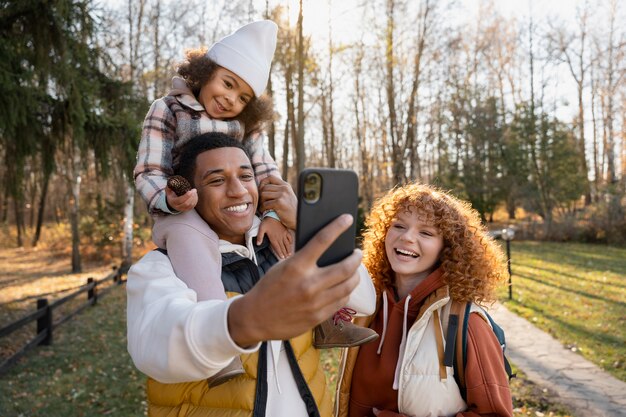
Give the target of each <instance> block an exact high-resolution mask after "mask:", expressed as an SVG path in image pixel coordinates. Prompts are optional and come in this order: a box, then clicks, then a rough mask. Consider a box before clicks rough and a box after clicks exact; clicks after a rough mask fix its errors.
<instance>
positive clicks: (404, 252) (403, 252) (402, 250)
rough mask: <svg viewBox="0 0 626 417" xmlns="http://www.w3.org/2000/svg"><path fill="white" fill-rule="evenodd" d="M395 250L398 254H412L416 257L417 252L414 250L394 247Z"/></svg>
mask: <svg viewBox="0 0 626 417" xmlns="http://www.w3.org/2000/svg"><path fill="white" fill-rule="evenodd" d="M396 252H398V253H399V254H400V255H406V256H412V257H414V258H417V253H415V252H411V251H408V250H404V249H396Z"/></svg>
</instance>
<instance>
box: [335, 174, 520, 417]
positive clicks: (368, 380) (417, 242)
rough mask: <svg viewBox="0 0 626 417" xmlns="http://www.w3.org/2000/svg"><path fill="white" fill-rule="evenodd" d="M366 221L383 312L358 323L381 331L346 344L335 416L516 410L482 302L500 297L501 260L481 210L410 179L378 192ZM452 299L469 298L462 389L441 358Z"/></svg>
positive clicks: (368, 259) (466, 416)
mask: <svg viewBox="0 0 626 417" xmlns="http://www.w3.org/2000/svg"><path fill="white" fill-rule="evenodd" d="M366 227H367V229H366V232H365V234H364V241H363V251H364V264H365V265H366V267H367V268H368V270H369V272H370V275H371V276H372V279H373V281H374V286H375V287H376V292H377V310H376V312H375V313H374V315H373V316H371V317H369V318H365V319H364V322H362V323H358V324H363V325H369V327H370V328H372V329H373V330H376V331H377V332H378V333H380V334H381V337H380V342H379V343H375V344H370V345H364V346H362V347H360V348H353V349H350V350H349V351H347V354H346V355H345V357H344V363H343V374H342V378H341V380H340V382H339V387H338V397H337V413H338V415H339V416H349V417H353V416H359V417H362V416H382V417H392V416H412V417H422V416H456V417H461V416H463V417H470V416H480V415H483V416H486V415H488V416H512V415H513V410H512V408H513V407H512V401H511V393H510V389H509V385H508V377H507V374H506V371H505V369H504V361H503V352H502V349H501V347H500V345H499V342H498V341H497V339H496V337H495V335H494V334H493V331H492V330H491V327H490V325H489V324H488V323H487V321H486V320H485V319H484V318H485V317H486V316H485V314H484V311H483V310H482V309H481V308H480V307H479V306H478V305H479V304H484V303H487V302H491V301H493V300H494V298H495V294H494V290H495V288H496V286H497V284H498V283H499V282H501V281H502V280H503V279H504V278H505V276H506V268H505V262H504V257H503V255H502V251H501V250H500V249H499V247H498V246H497V245H496V243H495V242H494V241H493V240H492V239H491V238H489V236H488V235H487V232H486V230H485V228H484V227H483V226H482V224H481V222H480V218H479V216H478V214H477V213H476V211H474V210H473V209H471V207H470V205H469V204H467V203H464V202H462V201H460V200H458V199H456V198H455V197H453V196H451V195H450V194H447V193H445V192H443V191H440V190H437V189H435V188H432V187H430V186H427V185H423V184H417V183H413V184H408V185H405V186H402V187H398V188H396V189H394V190H392V191H390V192H389V193H388V194H387V195H385V196H384V197H382V198H381V199H380V200H378V201H377V202H376V203H375V205H374V207H373V208H372V211H371V213H370V216H369V218H368V219H367V221H366ZM453 302H457V304H458V303H466V302H471V303H472V307H471V312H472V313H471V314H470V317H469V321H468V323H469V324H468V332H467V334H468V338H467V356H466V357H467V363H466V366H465V369H464V371H465V381H466V384H465V387H464V388H466V389H461V388H460V387H459V385H458V384H457V382H456V381H455V375H454V371H453V368H452V367H446V366H445V365H444V350H445V339H446V334H447V333H446V331H447V327H448V318H449V316H450V311H451V308H452V305H453ZM463 392H465V395H463Z"/></svg>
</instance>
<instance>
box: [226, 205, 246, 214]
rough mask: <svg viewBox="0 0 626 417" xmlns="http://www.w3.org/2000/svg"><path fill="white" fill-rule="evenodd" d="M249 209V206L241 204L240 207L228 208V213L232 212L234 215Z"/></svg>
mask: <svg viewBox="0 0 626 417" xmlns="http://www.w3.org/2000/svg"><path fill="white" fill-rule="evenodd" d="M247 208H248V205H247V204H240V205H238V206H231V207H226V211H232V212H233V213H241V212H242V211H246V209H247Z"/></svg>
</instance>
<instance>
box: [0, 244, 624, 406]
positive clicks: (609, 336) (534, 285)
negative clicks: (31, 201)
mask: <svg viewBox="0 0 626 417" xmlns="http://www.w3.org/2000/svg"><path fill="white" fill-rule="evenodd" d="M2 253H3V251H0V255H1V254H2ZM9 255H10V256H6V258H7V259H14V258H15V256H16V255H18V254H14V253H10V254H9ZM43 255H44V254H43V253H41V252H39V253H37V254H34V256H36V257H37V258H42V256H43ZM25 256H26V255H25ZM512 258H513V263H512V265H513V296H514V300H513V301H506V299H507V296H508V292H507V290H506V289H503V291H502V294H501V298H502V300H503V301H504V303H505V304H506V305H507V307H508V308H509V309H511V310H513V311H515V312H516V313H518V314H520V315H522V316H524V317H526V318H527V319H529V320H531V321H532V322H534V323H535V324H536V325H537V326H539V327H541V328H542V329H544V330H546V331H548V332H550V333H551V334H553V335H554V336H555V337H556V338H557V339H559V340H561V341H562V342H563V343H564V344H566V345H567V346H569V347H570V348H571V349H573V350H576V351H578V352H579V353H581V354H582V355H584V356H586V357H587V358H589V359H590V360H591V361H593V362H595V363H597V364H599V365H600V366H602V367H603V368H605V369H606V370H607V371H609V372H611V373H612V374H613V375H615V376H616V377H618V378H620V379H622V380H625V377H626V371H625V369H624V360H625V358H624V356H625V351H626V344H625V343H624V341H625V338H626V326H625V325H626V322H625V320H626V306H625V300H626V249H619V248H610V247H606V246H593V245H581V244H569V243H568V244H559V243H532V242H518V241H514V242H513V245H512ZM1 259H3V257H2V256H0V260H1ZM24 259H27V258H24ZM42 261H45V260H42ZM25 262H26V261H25ZM49 262H51V260H50V261H49ZM61 269H63V268H61ZM30 272H33V271H30ZM104 272H106V271H104V270H103V271H102V273H104ZM20 274H22V275H20V276H19V277H14V278H12V279H11V281H10V282H9V281H5V282H4V283H2V279H0V284H1V285H2V286H3V292H5V291H7V290H13V291H17V290H16V289H15V288H13V287H15V285H18V283H17V282H16V281H24V283H26V282H27V283H28V285H33V289H32V291H33V292H34V291H35V290H36V289H35V288H34V287H35V286H36V287H39V285H36V283H37V281H40V282H44V283H45V282H48V281H47V280H48V279H50V278H51V277H44V276H42V275H41V273H40V271H37V273H36V274H29V272H27V271H23V273H20ZM57 277H60V278H58V279H59V281H58V282H62V283H63V286H66V285H68V284H67V283H65V282H64V279H65V278H64V277H65V275H64V272H63V271H61V272H59V273H58V274H57ZM16 278H17V279H16ZM41 280H43V281H41ZM55 281H56V279H55ZM82 281H83V277H81V279H80V282H82ZM24 283H22V282H20V283H19V285H24ZM69 284H71V285H69V286H70V287H72V286H74V285H75V284H74V283H69ZM44 287H45V286H44ZM12 288H13V289H12ZM29 291H30V290H29ZM39 291H41V289H39ZM45 291H48V292H50V291H52V289H48V288H47V287H46V288H45ZM45 291H44V292H45ZM16 294H17V295H18V298H20V299H29V301H30V304H32V298H35V297H36V296H35V294H34V293H33V294H30V292H28V293H24V294H22V293H19V294H18V293H16ZM26 304H29V303H26ZM29 308H30V307H29ZM15 309H19V306H17V305H15V304H13V303H11V302H7V300H4V302H3V303H0V317H3V320H1V321H0V325H4V324H6V323H7V322H8V321H11V320H13V318H9V317H11V316H13V315H15V314H16V311H15ZM125 311H126V297H125V291H124V288H123V287H118V288H115V289H114V290H113V291H111V292H110V293H109V294H107V296H106V297H104V298H102V299H100V300H99V302H98V305H97V306H95V307H93V308H88V309H87V310H86V311H85V312H83V313H81V314H80V315H78V316H77V317H75V318H73V319H71V320H70V321H69V322H67V323H64V324H63V325H61V326H60V327H59V328H57V329H56V330H55V333H54V342H53V345H52V346H48V347H39V348H37V349H35V350H34V351H31V352H30V353H29V354H27V355H26V357H25V358H23V359H22V360H21V361H20V362H19V363H18V364H17V365H16V366H15V367H14V368H12V369H11V370H10V371H9V372H8V373H7V374H6V375H3V376H0V416H12V417H13V416H24V417H26V416H51V417H56V416H58V417H62V416H63V417H65V416H94V415H110V416H142V415H145V396H144V384H145V377H144V376H143V375H142V374H141V373H140V372H138V371H137V370H136V369H135V367H134V366H133V365H132V362H131V360H130V358H129V356H128V353H127V352H126V334H125V333H126V323H125ZM19 316H21V314H19ZM7 319H8V320H7ZM5 341H6V340H3V342H5ZM0 351H1V349H0ZM338 358H339V351H338V350H326V351H324V353H323V359H324V367H325V369H326V371H327V375H328V383H329V387H330V388H331V390H332V389H334V386H335V384H336V382H337V377H336V370H337V367H338ZM517 372H518V375H520V376H519V377H518V378H517V379H514V380H512V382H511V390H512V392H513V397H514V406H515V410H516V411H515V416H516V417H521V416H553V417H565V416H571V414H570V413H568V411H567V409H566V408H565V407H564V406H562V405H559V404H558V403H556V402H555V400H558V397H557V398H555V397H554V396H553V395H551V393H550V392H548V391H546V390H545V389H544V388H543V387H538V386H536V385H534V384H532V383H531V382H529V381H528V380H527V379H526V378H525V376H524V375H523V373H521V372H520V371H519V370H517Z"/></svg>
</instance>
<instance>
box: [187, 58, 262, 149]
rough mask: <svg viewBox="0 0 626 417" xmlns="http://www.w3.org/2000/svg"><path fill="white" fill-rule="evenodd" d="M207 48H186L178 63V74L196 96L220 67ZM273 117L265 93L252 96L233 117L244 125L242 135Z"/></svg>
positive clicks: (258, 129) (260, 128) (254, 129)
mask: <svg viewBox="0 0 626 417" xmlns="http://www.w3.org/2000/svg"><path fill="white" fill-rule="evenodd" d="M206 53H207V48H197V49H188V50H186V51H185V60H184V61H183V62H181V63H180V64H179V65H178V69H177V73H178V75H180V76H181V77H182V78H183V79H184V80H185V82H186V83H187V86H188V87H189V88H190V89H191V91H192V92H193V94H194V95H195V96H196V97H198V95H199V94H200V89H201V88H202V86H203V85H204V84H206V83H207V82H208V81H209V80H211V79H212V78H213V76H214V75H215V72H216V71H217V69H218V68H220V66H219V65H217V63H215V61H213V60H212V59H210V58H209V57H208V56H207V54H206ZM273 117H274V109H273V107H272V100H271V99H270V98H269V97H268V96H267V95H265V94H264V95H262V96H260V97H252V99H250V101H249V102H248V104H246V106H245V107H244V109H243V111H242V112H241V113H239V114H238V115H237V116H236V117H235V118H234V119H235V120H238V121H240V122H241V123H243V125H244V137H248V136H249V135H250V134H251V133H253V132H257V131H260V130H262V129H263V127H264V125H265V123H267V122H269V121H271V120H272V118H273Z"/></svg>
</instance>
